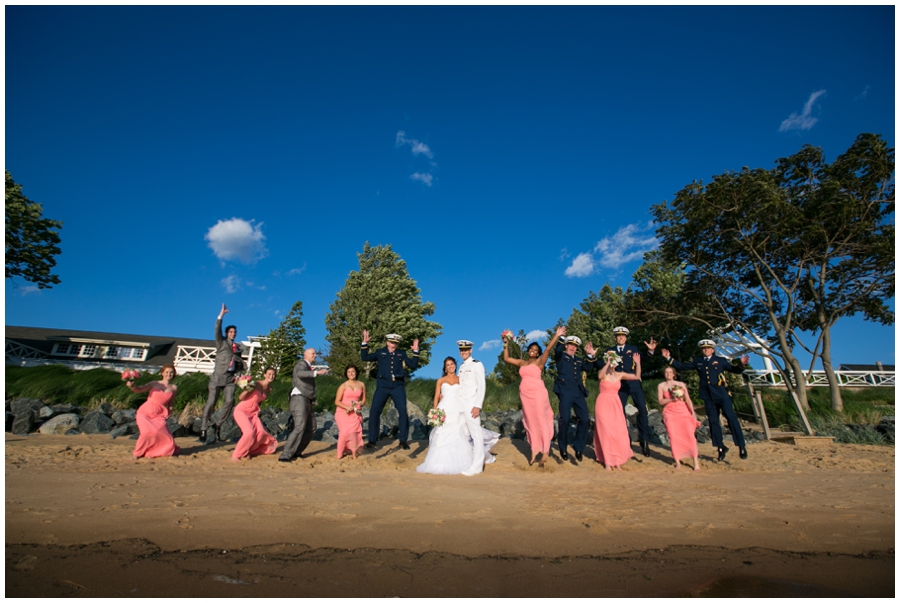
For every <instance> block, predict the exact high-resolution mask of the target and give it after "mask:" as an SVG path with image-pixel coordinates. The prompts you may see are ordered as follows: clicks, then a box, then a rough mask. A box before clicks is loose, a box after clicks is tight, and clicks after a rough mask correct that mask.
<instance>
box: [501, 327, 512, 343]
mask: <svg viewBox="0 0 900 603" xmlns="http://www.w3.org/2000/svg"><path fill="white" fill-rule="evenodd" d="M515 337H516V336H515V335H513V332H512V331H510V330H509V329H506V330H505V331H503V332H502V333H500V339H502V340H505V341H512V340H513V339H515Z"/></svg>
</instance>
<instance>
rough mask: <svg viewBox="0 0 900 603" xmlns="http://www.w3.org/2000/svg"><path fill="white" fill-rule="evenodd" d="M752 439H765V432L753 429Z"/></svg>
mask: <svg viewBox="0 0 900 603" xmlns="http://www.w3.org/2000/svg"><path fill="white" fill-rule="evenodd" d="M752 439H754V440H760V441H761V440H765V439H766V434H764V433H763V432H761V431H754V432H753V438H752Z"/></svg>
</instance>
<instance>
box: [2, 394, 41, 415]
mask: <svg viewBox="0 0 900 603" xmlns="http://www.w3.org/2000/svg"><path fill="white" fill-rule="evenodd" d="M43 407H44V403H43V402H41V401H40V400H35V399H34V398H16V399H15V400H13V401H12V402H10V403H9V411H10V412H11V413H12V414H14V415H18V414H19V413H21V412H24V411H25V410H26V409H28V410H33V411H34V412H35V416H37V413H38V412H40V410H41V408H43Z"/></svg>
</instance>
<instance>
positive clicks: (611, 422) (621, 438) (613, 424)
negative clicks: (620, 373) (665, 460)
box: [594, 380, 632, 467]
mask: <svg viewBox="0 0 900 603" xmlns="http://www.w3.org/2000/svg"><path fill="white" fill-rule="evenodd" d="M620 385H621V384H620V382H619V381H606V380H603V381H601V382H600V394H599V395H598V396H597V403H596V404H595V405H594V423H595V424H594V450H595V451H596V452H597V462H598V463H603V464H604V465H606V466H607V467H620V466H622V465H624V464H625V462H626V461H628V459H630V458H631V457H632V452H631V437H629V435H628V425H627V423H626V419H625V412H624V411H623V410H622V402H621V400H619V386H620Z"/></svg>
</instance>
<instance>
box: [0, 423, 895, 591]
mask: <svg viewBox="0 0 900 603" xmlns="http://www.w3.org/2000/svg"><path fill="white" fill-rule="evenodd" d="M411 444H412V450H411V451H401V450H399V449H398V448H397V447H396V442H394V441H389V442H382V443H381V444H379V448H378V449H376V450H375V451H374V452H370V453H368V454H366V455H364V456H362V457H360V458H359V459H358V460H356V461H353V460H352V459H349V458H345V459H343V460H340V461H339V460H337V458H336V457H335V448H334V444H324V443H321V442H314V443H312V444H311V446H310V449H309V450H308V453H309V454H308V455H306V457H305V458H304V459H300V460H297V461H295V462H293V463H290V464H287V463H278V462H277V461H276V456H277V455H273V456H267V457H258V458H255V459H252V460H249V461H243V462H241V463H231V462H229V457H230V454H231V451H232V450H233V448H234V444H218V445H216V446H213V447H209V448H203V447H200V446H199V445H198V444H196V443H195V442H194V441H193V439H189V438H184V439H179V441H178V445H179V446H181V447H182V448H183V451H182V454H181V455H180V456H178V457H174V458H165V459H155V460H154V459H149V460H148V459H143V460H139V461H132V460H131V459H130V453H131V449H132V448H133V446H134V441H133V440H128V439H118V440H111V439H110V438H109V437H108V436H87V435H79V436H43V435H33V436H29V437H21V436H12V435H11V434H7V436H6V459H5V463H6V595H7V596H145V597H146V596H395V595H397V596H740V595H742V594H743V595H744V596H774V595H780V596H792V595H793V596H841V595H844V596H847V595H849V596H893V594H894V449H893V448H890V447H875V446H856V445H836V444H827V445H821V446H818V447H815V448H801V447H795V446H791V445H787V444H776V443H760V444H754V445H752V446H750V447H749V449H748V450H749V452H750V458H749V459H747V460H745V461H742V460H740V459H738V458H737V454H735V453H736V452H737V451H736V450H734V451H733V452H732V453H729V456H728V460H727V461H726V462H725V463H717V462H715V461H714V460H713V455H712V449H711V448H709V447H703V448H701V463H702V470H701V471H700V472H696V473H695V472H692V471H690V470H689V469H688V468H687V467H685V468H683V469H681V470H677V471H676V470H675V469H674V467H673V465H672V461H671V458H670V457H669V456H668V450H667V449H663V448H657V447H652V455H651V458H649V459H645V458H641V462H635V461H631V462H629V463H627V464H626V465H625V470H624V471H622V472H620V473H608V472H606V471H604V470H603V468H602V467H600V466H599V465H597V464H595V463H594V462H593V461H591V460H589V459H588V456H591V455H592V453H590V452H589V453H588V455H586V457H585V461H584V462H582V463H581V464H580V465H576V464H575V463H573V462H572V461H571V460H570V461H569V462H565V463H564V462H563V461H561V460H560V459H559V458H558V457H554V458H552V459H551V460H550V462H549V464H548V466H547V467H546V468H544V469H539V468H537V467H536V466H535V467H529V466H528V464H527V460H528V457H527V450H526V445H525V443H524V442H521V441H510V440H501V442H500V443H499V444H498V445H497V446H496V447H495V449H494V452H495V453H496V457H497V461H496V463H494V464H492V465H489V466H487V468H486V470H485V472H484V473H483V474H481V475H478V476H475V477H469V478H467V477H464V476H432V475H420V474H418V473H416V472H415V466H416V465H417V464H419V463H420V462H421V461H422V459H423V458H424V455H425V451H426V449H425V443H424V442H413V443H411ZM279 450H280V446H279Z"/></svg>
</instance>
